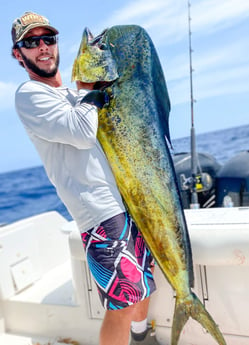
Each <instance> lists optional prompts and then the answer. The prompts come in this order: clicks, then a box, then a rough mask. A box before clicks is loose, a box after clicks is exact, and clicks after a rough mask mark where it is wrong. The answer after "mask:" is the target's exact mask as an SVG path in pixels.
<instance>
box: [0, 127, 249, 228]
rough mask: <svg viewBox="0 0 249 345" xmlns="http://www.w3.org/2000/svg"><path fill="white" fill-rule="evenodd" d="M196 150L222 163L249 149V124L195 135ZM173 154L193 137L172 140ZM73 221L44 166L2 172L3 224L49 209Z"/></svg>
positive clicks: (0, 219) (185, 147)
mask: <svg viewBox="0 0 249 345" xmlns="http://www.w3.org/2000/svg"><path fill="white" fill-rule="evenodd" d="M196 146H197V152H204V153H209V154H211V155H212V156H213V157H215V158H216V160H217V161H218V162H219V163H220V164H221V165H223V164H224V163H226V162H227V161H228V160H229V159H230V158H231V157H233V156H234V155H236V154H237V153H239V152H240V151H244V150H249V125H246V126H241V127H236V128H230V129H226V130H219V131H215V132H209V133H205V134H199V135H197V136H196ZM173 147H174V153H178V152H189V151H190V138H189V137H186V138H181V139H175V140H173ZM52 210H55V211H58V212H59V213H60V214H62V215H63V216H64V217H65V218H66V219H68V220H71V216H70V215H69V213H68V212H67V210H66V208H65V206H64V205H63V204H62V203H61V201H60V200H59V198H58V197H57V195H56V191H55V188H54V187H53V186H52V185H51V183H50V182H49V180H48V178H47V176H46V173H45V171H44V168H43V167H42V166H38V167H34V168H29V169H23V170H17V171H12V172H7V173H2V174H0V224H9V223H12V222H14V221H17V220H20V219H22V218H25V217H29V216H32V215H36V214H39V213H42V212H47V211H52Z"/></svg>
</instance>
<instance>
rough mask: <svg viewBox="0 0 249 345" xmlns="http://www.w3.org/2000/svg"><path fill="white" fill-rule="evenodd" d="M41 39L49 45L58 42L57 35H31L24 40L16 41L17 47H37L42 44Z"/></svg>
mask: <svg viewBox="0 0 249 345" xmlns="http://www.w3.org/2000/svg"><path fill="white" fill-rule="evenodd" d="M40 40H43V42H44V43H45V44H46V45H47V46H51V45H53V44H56V43H57V36H56V35H50V36H49V35H42V36H31V37H27V38H24V39H23V40H21V41H19V42H16V47H18V48H22V47H23V48H26V49H32V48H37V47H39V45H40Z"/></svg>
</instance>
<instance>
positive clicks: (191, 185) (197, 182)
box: [180, 173, 213, 193]
mask: <svg viewBox="0 0 249 345" xmlns="http://www.w3.org/2000/svg"><path fill="white" fill-rule="evenodd" d="M180 186H181V189H182V190H190V191H194V192H197V193H200V192H206V191H209V190H210V189H211V188H212V186H213V179H212V177H211V176H210V175H209V174H208V173H200V174H197V175H195V176H190V177H187V178H186V176H185V175H184V174H181V175H180Z"/></svg>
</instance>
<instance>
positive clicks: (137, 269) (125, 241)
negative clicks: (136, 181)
mask: <svg viewBox="0 0 249 345" xmlns="http://www.w3.org/2000/svg"><path fill="white" fill-rule="evenodd" d="M81 238H82V242H83V246H84V248H85V251H86V256H87V261H88V265H89V268H90V271H91V273H92V276H93V278H94V280H95V283H96V285H97V288H98V292H99V296H100V300H101V303H102V304H103V307H104V308H105V309H108V310H117V309H122V308H125V307H127V306H129V305H132V304H134V303H137V302H139V301H142V300H143V299H144V298H146V297H148V296H150V294H151V293H152V292H153V291H155V289H156V286H155V282H154V279H153V276H152V273H151V267H152V266H153V258H152V256H151V254H150V251H149V250H148V249H147V248H146V246H145V243H144V240H143V238H142V236H141V234H140V232H139V231H138V229H137V227H136V225H135V223H134V222H133V221H132V219H131V218H130V216H129V214H128V213H121V214H119V215H117V216H114V217H112V218H110V219H108V220H106V221H104V222H102V223H101V224H100V225H98V226H96V227H94V228H92V229H90V230H89V231H87V232H84V233H82V234H81Z"/></svg>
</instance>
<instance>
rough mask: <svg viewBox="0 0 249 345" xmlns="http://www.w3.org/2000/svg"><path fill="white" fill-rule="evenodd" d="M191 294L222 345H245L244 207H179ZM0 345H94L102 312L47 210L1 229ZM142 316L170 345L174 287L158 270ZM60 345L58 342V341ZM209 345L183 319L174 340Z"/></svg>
mask: <svg viewBox="0 0 249 345" xmlns="http://www.w3.org/2000/svg"><path fill="white" fill-rule="evenodd" d="M185 214H186V219H187V223H188V227H189V233H190V238H191V243H192V249H193V260H194V269H195V278H196V279H195V280H196V283H195V291H196V293H197V295H198V296H199V297H200V298H201V299H202V300H203V302H204V303H205V306H206V308H207V310H208V311H209V312H210V313H211V314H212V316H213V318H214V319H215V321H216V322H217V323H218V325H219V327H220V329H221V331H222V332H223V334H224V337H225V339H226V341H227V345H248V344H249V324H248V319H249V312H248V305H249V296H248V291H249V274H248V272H249V209H248V208H231V209H225V208H219V209H200V210H185ZM0 277H1V279H0V345H9V344H11V345H31V344H32V342H33V343H34V344H35V342H38V341H39V343H40V344H41V345H42V344H46V343H48V342H50V343H51V344H56V339H57V340H58V339H59V338H72V339H74V340H77V341H79V343H80V344H82V345H97V344H98V331H99V328H100V325H101V319H102V317H103V314H104V311H103V309H102V307H101V305H100V302H99V298H98V294H97V291H96V287H95V285H94V283H93V281H92V278H91V276H90V274H89V271H88V268H87V265H86V261H85V255H84V251H83V248H82V244H81V239H80V236H79V233H78V230H77V229H76V226H75V223H74V222H67V221H66V220H65V219H64V218H63V217H62V216H60V215H58V214H57V213H56V212H49V213H45V214H42V215H39V216H35V217H31V218H28V219H25V220H23V221H19V222H16V223H14V224H11V225H8V226H5V227H3V228H0ZM155 279H156V283H157V291H156V292H155V293H154V294H153V295H152V297H151V304H150V311H149V320H155V322H156V332H157V338H158V340H159V342H160V343H161V344H169V343H170V342H169V339H170V333H171V323H172V317H173V310H174V292H173V290H172V289H171V287H170V286H169V284H168V283H167V281H166V279H165V278H164V276H163V275H162V273H161V271H160V270H159V268H158V267H156V270H155ZM60 344H61V343H60ZM212 344H214V345H216V342H215V341H214V340H213V339H212V337H211V336H210V335H209V334H207V333H206V331H205V330H203V329H202V328H201V326H200V325H199V324H198V323H197V322H195V321H193V320H189V321H188V323H187V324H186V326H185V328H184V330H183V332H182V335H181V338H180V342H179V345H212Z"/></svg>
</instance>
